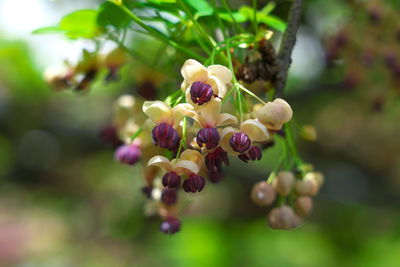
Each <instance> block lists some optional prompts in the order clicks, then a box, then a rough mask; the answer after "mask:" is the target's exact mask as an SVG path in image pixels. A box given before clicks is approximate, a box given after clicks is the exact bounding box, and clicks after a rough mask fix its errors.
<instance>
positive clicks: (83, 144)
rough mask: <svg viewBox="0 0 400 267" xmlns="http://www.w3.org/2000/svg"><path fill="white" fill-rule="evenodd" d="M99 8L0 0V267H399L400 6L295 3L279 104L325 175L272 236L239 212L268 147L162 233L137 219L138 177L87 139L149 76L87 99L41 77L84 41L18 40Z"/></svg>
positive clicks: (67, 0) (72, 2)
mask: <svg viewBox="0 0 400 267" xmlns="http://www.w3.org/2000/svg"><path fill="white" fill-rule="evenodd" d="M100 2H101V1H90V0H85V1H84V0H58V1H47V0H0V266H96V267H97V266H202V267H203V266H307V267H309V266H324V267H325V266H363V267H364V266H386V267H388V266H400V253H399V252H400V209H399V208H400V205H399V203H400V202H399V200H400V141H399V137H400V135H399V132H400V124H399V121H400V95H399V92H400V91H399V89H400V78H399V77H400V49H399V47H400V20H399V19H398V18H399V16H400V11H398V10H400V9H399V3H398V1H383V0H382V1H378V0H376V1H355V0H354V1H344V0H343V1H340V0H336V1H326V0H307V1H305V10H304V13H303V14H304V15H303V19H302V25H301V28H300V31H299V36H298V43H297V44H296V47H295V51H294V59H293V65H292V68H291V71H290V80H289V85H288V89H287V93H286V98H287V100H288V102H289V103H291V104H292V107H293V110H294V113H295V120H296V123H297V124H298V125H299V126H298V127H299V129H301V127H302V125H305V124H307V125H308V124H310V125H314V126H315V127H316V129H317V133H318V139H317V140H316V141H315V142H309V141H306V140H303V139H301V138H299V139H298V145H299V149H300V154H301V155H302V156H303V158H304V159H306V160H307V161H308V162H310V163H312V164H313V165H314V166H315V167H316V168H317V169H318V170H321V171H322V172H324V174H325V176H326V183H325V185H324V187H323V188H322V190H321V192H320V194H319V195H318V196H317V197H316V198H315V202H314V204H315V210H314V212H313V214H312V216H311V217H310V218H309V219H308V220H306V222H305V224H304V225H303V226H301V227H300V228H298V229H295V230H292V231H290V232H286V231H277V230H271V229H269V228H268V227H266V220H265V216H266V211H265V210H263V209H261V208H258V207H255V206H254V205H253V204H252V203H251V202H250V201H249V197H248V196H249V192H250V189H251V186H252V184H253V183H254V182H256V181H259V180H261V179H265V178H266V177H268V174H269V171H271V169H272V168H273V166H274V163H275V161H274V159H275V158H276V155H278V154H279V153H280V151H279V146H276V147H274V148H272V149H270V150H269V151H268V152H267V153H266V154H265V156H264V158H263V160H262V161H261V162H257V163H254V164H244V163H241V162H239V161H234V162H233V164H231V167H230V168H229V170H228V173H227V174H226V177H225V178H224V180H223V181H222V182H220V183H219V184H216V185H211V184H210V185H208V186H206V189H205V190H204V192H203V193H201V194H199V195H198V196H196V197H195V198H194V200H192V201H190V202H188V206H187V207H186V208H185V211H184V215H183V216H182V219H183V228H182V231H181V232H180V233H179V234H177V235H174V236H167V235H164V234H163V233H161V232H159V231H158V227H159V219H156V218H146V217H145V216H144V213H143V204H144V201H145V199H144V196H143V195H142V194H141V193H140V188H141V186H143V180H142V179H141V171H140V166H135V167H127V166H124V165H120V164H118V163H116V162H115V161H114V160H113V150H112V149H110V148H109V147H107V146H106V145H104V144H103V143H102V141H101V140H100V138H99V131H100V130H101V129H102V127H104V126H105V125H107V124H109V122H110V119H111V111H112V110H111V108H110V107H111V106H112V103H113V101H115V99H116V98H117V97H118V96H119V95H120V94H122V93H129V92H133V91H134V90H137V87H138V86H140V82H143V80H144V79H143V77H154V76H152V75H149V74H148V75H147V76H146V72H148V70H146V69H144V68H143V69H141V67H140V65H137V66H135V67H136V71H135V72H133V71H132V68H129V67H126V68H125V69H122V70H121V71H122V72H123V73H124V75H125V76H126V77H128V78H124V79H122V80H121V81H119V82H117V83H112V84H105V83H104V82H103V81H102V80H98V81H96V83H95V84H94V86H93V87H92V88H91V89H90V92H88V93H85V94H76V93H73V92H70V91H65V92H54V91H52V90H51V89H50V88H49V87H48V86H47V85H46V83H45V82H44V79H43V72H44V70H45V68H46V67H48V66H53V65H60V64H62V62H63V60H64V59H68V60H70V61H72V62H74V61H76V60H78V58H79V56H80V53H81V50H82V48H90V46H91V45H92V44H91V43H89V42H87V41H70V40H67V39H66V38H64V37H62V36H59V35H32V34H31V32H32V31H33V30H34V29H36V28H39V27H42V26H47V25H52V24H54V23H55V22H57V21H58V20H59V18H60V17H61V16H63V15H65V14H67V13H69V12H72V11H74V10H76V9H79V8H96V7H97V5H98V4H99V3H100ZM230 2H231V4H232V5H233V6H235V5H239V4H241V3H242V2H240V1H230ZM265 3H266V1H259V4H260V6H262V5H263V4H265ZM247 4H249V3H247ZM250 5H251V3H250ZM289 6H290V2H289V1H278V5H277V8H276V10H275V11H274V14H276V15H277V16H280V17H281V18H283V19H285V17H286V14H287V11H288V8H289ZM135 38H136V37H135V36H133V37H132V39H133V40H134V41H133V44H132V45H135V43H136V46H139V44H141V41H140V40H136V39H135ZM147 42H152V41H149V40H147ZM154 46H157V43H156V42H154ZM139 47H141V49H140V52H141V53H142V54H143V55H147V54H149V53H150V54H151V52H150V51H148V50H151V49H152V48H151V47H152V46H151V45H146V46H144V45H143V46H139ZM182 63H183V61H182V62H176V71H178V70H179V65H181V64H182ZM137 69H139V70H138V71H137ZM137 73H139V74H140V75H138V74H137ZM164 75H166V76H167V77H168V74H165V73H164ZM125 76H124V77H125ZM161 76H162V75H161ZM130 77H134V78H130ZM157 82H159V81H154V83H155V84H156V83H157ZM174 82H176V84H179V83H178V81H174Z"/></svg>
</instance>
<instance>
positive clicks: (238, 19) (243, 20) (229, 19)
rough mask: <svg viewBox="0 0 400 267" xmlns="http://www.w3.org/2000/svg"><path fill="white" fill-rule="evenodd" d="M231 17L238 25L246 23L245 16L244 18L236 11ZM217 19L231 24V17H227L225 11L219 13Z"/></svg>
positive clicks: (227, 14)
mask: <svg viewBox="0 0 400 267" xmlns="http://www.w3.org/2000/svg"><path fill="white" fill-rule="evenodd" d="M232 16H233V18H234V19H235V20H236V22H238V23H243V22H246V21H248V18H247V17H246V16H244V15H243V14H242V13H240V12H238V11H235V12H232ZM219 17H220V18H221V19H223V20H225V21H228V22H230V23H233V20H232V18H231V15H229V13H228V12H226V11H220V12H219Z"/></svg>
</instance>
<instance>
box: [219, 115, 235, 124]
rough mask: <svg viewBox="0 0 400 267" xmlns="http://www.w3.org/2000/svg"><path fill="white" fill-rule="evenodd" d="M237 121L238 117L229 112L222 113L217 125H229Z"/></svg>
mask: <svg viewBox="0 0 400 267" xmlns="http://www.w3.org/2000/svg"><path fill="white" fill-rule="evenodd" d="M235 123H237V118H236V117H235V116H233V115H232V114H229V113H221V114H219V115H218V119H217V126H227V125H232V124H235Z"/></svg>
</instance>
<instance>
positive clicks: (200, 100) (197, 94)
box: [190, 82, 213, 105]
mask: <svg viewBox="0 0 400 267" xmlns="http://www.w3.org/2000/svg"><path fill="white" fill-rule="evenodd" d="M212 96H213V90H212V88H211V85H209V84H206V83H203V82H194V83H193V84H192V86H191V87H190V98H191V99H192V101H193V103H196V104H198V105H203V104H204V103H207V102H208V101H210V99H211V97H212Z"/></svg>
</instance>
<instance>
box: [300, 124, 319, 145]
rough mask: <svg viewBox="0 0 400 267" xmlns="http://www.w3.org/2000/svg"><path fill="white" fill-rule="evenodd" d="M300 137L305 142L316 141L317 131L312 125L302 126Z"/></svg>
mask: <svg viewBox="0 0 400 267" xmlns="http://www.w3.org/2000/svg"><path fill="white" fill-rule="evenodd" d="M300 136H301V137H302V138H303V139H304V140H307V141H315V140H317V130H316V129H315V127H314V126H313V125H304V126H303V127H301V130H300Z"/></svg>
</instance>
